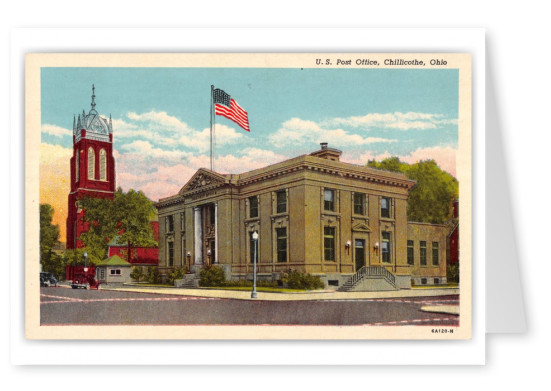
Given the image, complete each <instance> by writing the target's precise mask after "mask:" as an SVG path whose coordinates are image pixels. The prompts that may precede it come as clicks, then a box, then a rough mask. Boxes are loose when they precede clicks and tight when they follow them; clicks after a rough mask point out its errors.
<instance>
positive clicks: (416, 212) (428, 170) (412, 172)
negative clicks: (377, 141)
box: [367, 157, 459, 224]
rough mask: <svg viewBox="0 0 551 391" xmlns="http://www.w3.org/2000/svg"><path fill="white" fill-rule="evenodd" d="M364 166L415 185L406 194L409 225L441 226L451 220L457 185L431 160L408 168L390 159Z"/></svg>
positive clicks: (457, 193) (455, 181)
mask: <svg viewBox="0 0 551 391" xmlns="http://www.w3.org/2000/svg"><path fill="white" fill-rule="evenodd" d="M367 165H368V166H369V167H373V168H377V169H381V170H387V171H394V172H401V173H404V174H405V175H406V176H407V177H408V179H411V180H414V181H416V182H417V183H416V185H415V187H414V188H413V189H411V191H410V192H409V199H408V220H409V221H419V222H424V223H431V224H442V223H444V222H446V221H447V220H449V219H451V217H452V203H453V201H454V200H455V199H457V198H458V196H459V184H458V182H457V180H456V179H455V178H454V177H453V176H452V175H450V174H448V173H447V172H445V171H443V170H442V169H441V168H440V167H438V165H437V164H436V162H435V161H434V160H423V161H420V162H417V163H415V164H407V163H404V162H401V161H400V159H399V158H397V157H391V158H388V159H384V160H382V161H381V162H376V161H374V160H370V161H369V162H368V163H367Z"/></svg>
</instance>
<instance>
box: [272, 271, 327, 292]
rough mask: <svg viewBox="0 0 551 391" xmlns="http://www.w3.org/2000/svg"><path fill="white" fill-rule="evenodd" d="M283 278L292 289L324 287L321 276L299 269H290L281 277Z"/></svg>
mask: <svg viewBox="0 0 551 391" xmlns="http://www.w3.org/2000/svg"><path fill="white" fill-rule="evenodd" d="M281 280H282V281H283V283H284V284H285V285H287V287H289V288H291V289H307V290H312V289H323V281H322V280H321V278H319V277H318V276H313V275H311V274H310V273H301V272H299V271H298V270H292V269H291V270H289V272H288V273H286V274H284V275H283V276H282V277H281Z"/></svg>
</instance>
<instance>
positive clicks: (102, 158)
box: [67, 85, 115, 249]
mask: <svg viewBox="0 0 551 391" xmlns="http://www.w3.org/2000/svg"><path fill="white" fill-rule="evenodd" d="M94 90H95V89H94V86H93V85H92V103H91V106H92V108H91V109H90V111H89V112H88V114H86V113H85V112H84V110H83V111H82V114H79V115H78V119H77V117H76V116H75V117H73V156H72V157H71V191H70V193H69V201H68V208H67V211H68V214H67V248H68V249H74V248H78V247H82V243H80V241H79V240H78V237H79V236H80V234H81V233H82V232H86V231H87V230H88V227H87V224H86V223H83V222H81V221H80V218H81V217H82V215H83V211H82V210H81V209H80V208H79V205H78V200H80V199H82V198H84V197H94V198H109V199H113V196H114V194H115V159H114V158H113V126H112V123H111V115H109V119H107V118H104V117H102V116H100V115H99V114H98V112H97V111H96V109H95V106H96V103H95V97H96V96H95V95H94Z"/></svg>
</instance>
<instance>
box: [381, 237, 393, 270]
mask: <svg viewBox="0 0 551 391" xmlns="http://www.w3.org/2000/svg"><path fill="white" fill-rule="evenodd" d="M390 244H391V243H390V232H383V243H382V245H381V251H382V253H383V262H385V263H390Z"/></svg>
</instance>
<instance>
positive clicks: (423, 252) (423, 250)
mask: <svg viewBox="0 0 551 391" xmlns="http://www.w3.org/2000/svg"><path fill="white" fill-rule="evenodd" d="M419 260H420V262H421V266H427V242H425V241H424V240H421V241H420V242H419Z"/></svg>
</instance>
